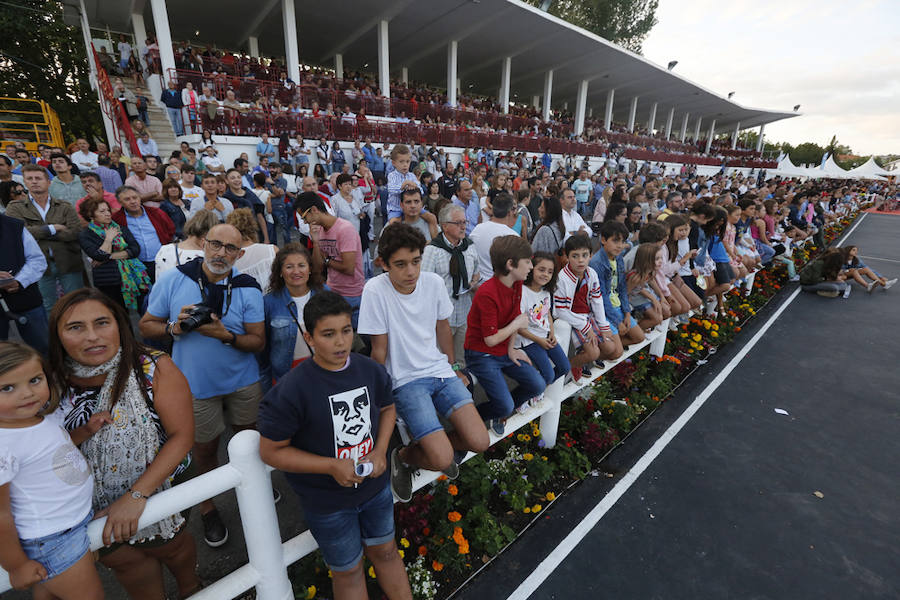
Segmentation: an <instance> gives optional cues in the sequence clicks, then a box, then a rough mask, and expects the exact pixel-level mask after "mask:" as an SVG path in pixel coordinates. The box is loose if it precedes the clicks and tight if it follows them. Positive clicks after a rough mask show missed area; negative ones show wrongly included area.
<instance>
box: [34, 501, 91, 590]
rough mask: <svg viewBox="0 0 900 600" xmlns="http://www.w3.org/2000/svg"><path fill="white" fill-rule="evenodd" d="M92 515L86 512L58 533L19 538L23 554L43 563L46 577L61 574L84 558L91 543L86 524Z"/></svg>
mask: <svg viewBox="0 0 900 600" xmlns="http://www.w3.org/2000/svg"><path fill="white" fill-rule="evenodd" d="M93 516H94V513H93V512H88V514H87V516H86V517H85V518H84V519H82V520H81V522H80V523H78V524H77V525H75V526H74V527H70V528H69V529H66V530H65V531H60V532H59V533H51V534H50V535H45V536H44V537H39V538H34V539H30V540H19V541H20V542H21V544H22V550H24V551H25V556H27V557H28V558H30V559H31V560H36V561H37V562H39V563H41V564H42V565H44V568H45V569H47V579H53V578H54V577H56V576H57V575H62V574H63V573H65V572H66V571H68V570H69V569H70V568H72V565H74V564H75V563H77V562H78V561H79V560H81V559H82V558H84V555H85V554H87V553H88V550H90V546H91V543H90V541H89V540H88V535H87V526H88V523H90V522H91V518H92V517H93Z"/></svg>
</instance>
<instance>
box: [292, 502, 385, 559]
mask: <svg viewBox="0 0 900 600" xmlns="http://www.w3.org/2000/svg"><path fill="white" fill-rule="evenodd" d="M303 514H304V516H305V518H306V524H307V525H308V526H309V531H310V532H311V533H312V534H313V537H314V538H315V539H316V542H317V543H318V544H319V550H321V551H322V557H323V558H324V559H325V564H327V565H328V568H329V569H331V570H332V571H349V570H350V569H352V568H353V567H355V566H356V565H357V563H359V559H361V558H362V555H363V546H378V545H379V544H384V543H385V542H388V541H390V540H392V539H394V497H393V495H392V494H391V486H389V485H386V486H384V489H383V490H381V491H380V492H378V493H377V494H375V495H374V496H373V497H372V498H370V499H369V500H366V501H365V502H363V503H362V504H360V505H359V506H354V507H351V508H345V509H342V510H336V511H333V512H327V513H317V512H313V511H310V510H304V511H303Z"/></svg>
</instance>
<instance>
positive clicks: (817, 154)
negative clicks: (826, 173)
mask: <svg viewBox="0 0 900 600" xmlns="http://www.w3.org/2000/svg"><path fill="white" fill-rule="evenodd" d="M824 155H825V148H823V147H822V146H820V145H818V144H816V143H813V142H805V143H803V144H800V145H799V146H797V147H796V148H794V150H793V151H792V152H791V162H792V163H794V164H795V165H804V164H812V165H815V166H818V165H819V164H820V163H821V162H822V157H823V156H824Z"/></svg>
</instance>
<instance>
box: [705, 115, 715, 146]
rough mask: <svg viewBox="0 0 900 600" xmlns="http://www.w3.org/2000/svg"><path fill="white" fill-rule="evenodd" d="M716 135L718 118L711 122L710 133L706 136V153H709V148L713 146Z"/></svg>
mask: <svg viewBox="0 0 900 600" xmlns="http://www.w3.org/2000/svg"><path fill="white" fill-rule="evenodd" d="M715 135H716V120H715V119H713V120H712V123H710V124H709V135H708V136H706V153H707V154H709V149H710V148H711V147H712V141H713V136H715Z"/></svg>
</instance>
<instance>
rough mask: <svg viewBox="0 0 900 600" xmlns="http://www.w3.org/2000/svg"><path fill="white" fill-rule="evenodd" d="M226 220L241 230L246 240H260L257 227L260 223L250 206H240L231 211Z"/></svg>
mask: <svg viewBox="0 0 900 600" xmlns="http://www.w3.org/2000/svg"><path fill="white" fill-rule="evenodd" d="M225 222H226V223H228V224H229V225H233V226H234V228H235V229H237V230H238V231H240V232H241V237H242V238H244V239H245V240H249V241H251V242H257V241H259V236H258V235H257V233H256V228H257V227H258V226H259V225H258V224H257V222H256V217H254V216H253V211H252V210H250V209H249V208H238V209H237V210H235V211H233V212H231V213H230V214H229V215H228V217H226V218H225Z"/></svg>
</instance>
